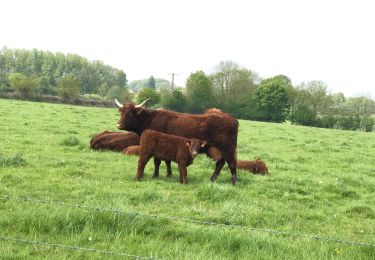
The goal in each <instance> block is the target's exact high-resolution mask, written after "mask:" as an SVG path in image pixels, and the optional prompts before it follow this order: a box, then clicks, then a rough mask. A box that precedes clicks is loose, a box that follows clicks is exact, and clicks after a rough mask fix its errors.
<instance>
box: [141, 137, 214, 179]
mask: <svg viewBox="0 0 375 260" xmlns="http://www.w3.org/2000/svg"><path fill="white" fill-rule="evenodd" d="M206 144H207V142H206V141H202V140H199V139H196V138H193V139H188V138H184V137H180V136H175V135H170V134H165V133H161V132H157V131H154V130H145V131H143V133H142V136H141V153H140V157H139V160H138V170H137V176H136V179H137V180H141V178H142V177H143V172H144V169H145V166H146V164H147V162H148V161H149V160H150V158H151V157H154V164H155V169H154V174H153V177H157V176H159V166H160V162H161V160H164V161H166V162H167V161H169V162H170V161H174V162H176V163H177V164H178V169H179V171H180V183H184V184H187V183H188V181H187V169H186V167H187V166H189V165H190V164H192V162H193V160H194V157H195V156H196V155H197V154H198V152H199V149H200V147H204V146H205V145H206Z"/></svg>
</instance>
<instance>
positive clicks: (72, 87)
mask: <svg viewBox="0 0 375 260" xmlns="http://www.w3.org/2000/svg"><path fill="white" fill-rule="evenodd" d="M79 89H80V88H79V82H78V81H77V80H76V79H75V78H74V77H73V76H72V75H68V76H65V77H63V78H62V79H60V81H59V83H58V85H57V94H58V95H59V96H60V97H62V99H63V101H64V102H68V101H70V100H71V99H72V98H75V97H78V96H79V94H80V92H79Z"/></svg>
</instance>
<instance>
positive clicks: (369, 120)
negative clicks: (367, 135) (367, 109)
mask: <svg viewBox="0 0 375 260" xmlns="http://www.w3.org/2000/svg"><path fill="white" fill-rule="evenodd" d="M374 124H375V120H374V118H373V117H370V116H365V117H363V118H362V128H363V130H364V131H365V132H371V131H372V130H373V127H374Z"/></svg>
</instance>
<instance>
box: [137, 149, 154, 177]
mask: <svg viewBox="0 0 375 260" xmlns="http://www.w3.org/2000/svg"><path fill="white" fill-rule="evenodd" d="M150 158H151V155H148V154H141V155H140V156H139V159H138V170H137V175H136V177H135V178H136V180H138V181H140V180H141V179H142V177H143V172H144V170H145V166H146V164H147V162H148V161H149V160H150Z"/></svg>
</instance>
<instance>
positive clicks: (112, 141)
mask: <svg viewBox="0 0 375 260" xmlns="http://www.w3.org/2000/svg"><path fill="white" fill-rule="evenodd" d="M139 141H140V137H139V135H137V134H136V133H133V132H127V133H126V132H109V131H104V132H101V133H99V134H97V135H95V136H93V137H92V138H91V141H90V147H91V149H95V150H100V149H107V150H114V151H122V150H124V149H125V148H126V147H128V146H131V145H139Z"/></svg>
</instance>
